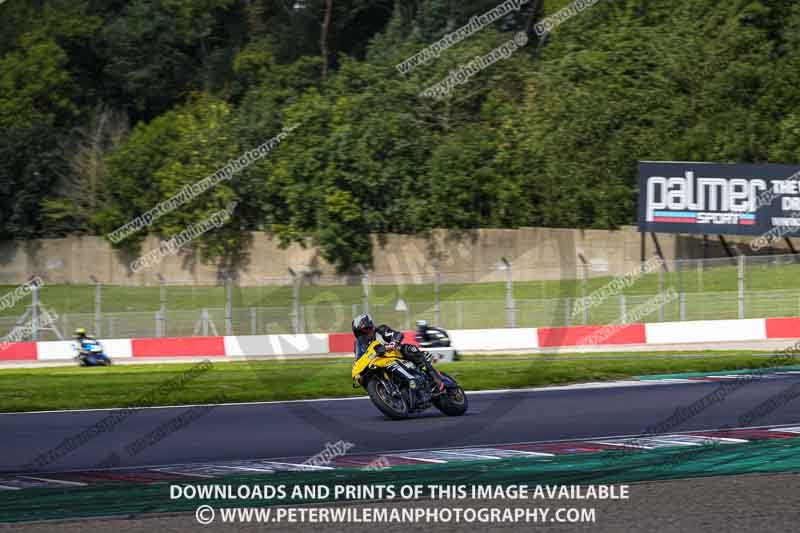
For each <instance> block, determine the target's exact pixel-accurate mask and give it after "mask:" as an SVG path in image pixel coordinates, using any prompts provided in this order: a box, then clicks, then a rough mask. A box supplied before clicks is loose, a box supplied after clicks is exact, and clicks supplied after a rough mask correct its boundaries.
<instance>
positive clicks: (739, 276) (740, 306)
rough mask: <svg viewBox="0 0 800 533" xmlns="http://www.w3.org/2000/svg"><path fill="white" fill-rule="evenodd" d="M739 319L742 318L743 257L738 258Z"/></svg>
mask: <svg viewBox="0 0 800 533" xmlns="http://www.w3.org/2000/svg"><path fill="white" fill-rule="evenodd" d="M738 270H739V272H738V278H739V279H738V281H739V318H740V319H742V318H744V256H743V255H740V256H739V269H738Z"/></svg>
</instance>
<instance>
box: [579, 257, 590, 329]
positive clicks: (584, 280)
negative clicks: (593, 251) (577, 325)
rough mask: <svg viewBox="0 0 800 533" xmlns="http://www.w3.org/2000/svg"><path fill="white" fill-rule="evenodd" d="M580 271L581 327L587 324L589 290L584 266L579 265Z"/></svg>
mask: <svg viewBox="0 0 800 533" xmlns="http://www.w3.org/2000/svg"><path fill="white" fill-rule="evenodd" d="M580 269H581V320H582V321H583V325H584V326H585V325H586V324H588V323H589V302H588V300H587V297H588V294H587V293H588V290H589V280H588V277H589V276H588V272H587V266H586V264H581V265H580Z"/></svg>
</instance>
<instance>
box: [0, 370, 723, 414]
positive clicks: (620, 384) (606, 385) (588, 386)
mask: <svg viewBox="0 0 800 533" xmlns="http://www.w3.org/2000/svg"><path fill="white" fill-rule="evenodd" d="M685 383H687V384H702V383H709V382H705V381H700V380H696V379H693V380H686V381H685ZM674 384H675V383H674V380H655V379H654V380H641V381H627V380H626V381H610V382H598V383H575V384H571V385H558V386H551V387H550V386H549V387H532V388H526V389H490V390H478V391H466V392H467V393H468V394H469V395H470V396H480V395H483V394H526V393H531V392H560V391H569V390H593V389H613V388H627V387H655V386H659V385H674ZM368 399H369V396H349V397H347V398H313V399H310V400H272V401H263V402H237V403H204V404H185V405H155V406H149V407H135V406H134V407H99V408H92V409H53V410H49V411H20V412H14V413H0V416H13V415H38V414H51V413H93V412H100V411H121V410H123V409H136V410H145V409H186V408H188V407H210V406H214V407H228V406H231V407H232V406H237V405H281V404H299V403H315V402H347V401H353V400H360V401H364V400H368Z"/></svg>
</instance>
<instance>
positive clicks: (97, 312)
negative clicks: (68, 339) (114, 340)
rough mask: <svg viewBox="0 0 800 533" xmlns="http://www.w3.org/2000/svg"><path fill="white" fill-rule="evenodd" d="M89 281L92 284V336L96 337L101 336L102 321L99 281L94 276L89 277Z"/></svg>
mask: <svg viewBox="0 0 800 533" xmlns="http://www.w3.org/2000/svg"><path fill="white" fill-rule="evenodd" d="M89 279H90V280H92V283H94V334H95V335H96V336H97V337H100V336H101V335H102V333H101V330H102V320H103V313H102V310H101V306H102V296H101V294H100V290H101V289H100V288H101V285H100V281H99V280H98V279H97V278H96V277H95V276H94V275H91V276H89Z"/></svg>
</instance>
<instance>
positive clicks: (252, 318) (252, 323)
mask: <svg viewBox="0 0 800 533" xmlns="http://www.w3.org/2000/svg"><path fill="white" fill-rule="evenodd" d="M257 332H258V327H257V326H256V308H255V307H251V308H250V335H255V334H256V333H257Z"/></svg>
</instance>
